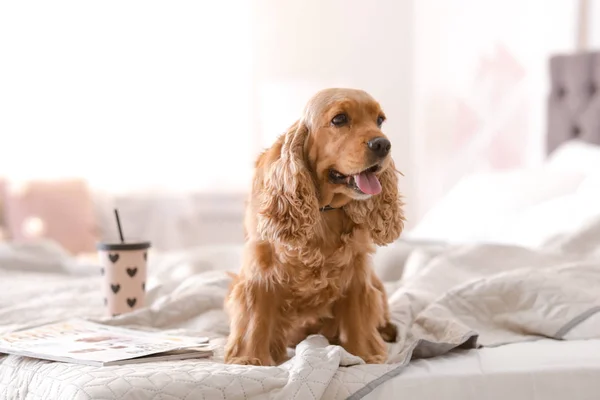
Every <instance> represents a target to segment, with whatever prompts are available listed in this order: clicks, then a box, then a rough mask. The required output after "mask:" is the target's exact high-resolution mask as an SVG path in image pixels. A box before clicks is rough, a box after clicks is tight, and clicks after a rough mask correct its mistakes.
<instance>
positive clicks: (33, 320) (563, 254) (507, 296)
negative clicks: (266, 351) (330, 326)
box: [0, 221, 600, 400]
mask: <svg viewBox="0 0 600 400" xmlns="http://www.w3.org/2000/svg"><path fill="white" fill-rule="evenodd" d="M598 238H600V221H596V222H595V223H593V224H591V225H589V226H587V227H585V228H583V229H582V230H581V231H579V232H576V233H575V234H573V235H570V236H569V237H564V238H562V239H560V240H559V242H556V243H554V244H553V245H552V246H551V247H548V248H547V249H541V250H535V251H534V250H527V249H523V248H518V247H507V246H493V245H478V246H461V247H442V248H434V249H431V248H420V247H416V248H415V249H414V251H413V252H412V253H411V255H410V256H409V258H408V261H407V263H408V264H411V267H410V271H413V272H412V273H411V276H409V277H406V278H404V280H403V281H392V282H387V283H386V285H387V289H388V291H389V294H390V304H391V310H392V314H393V319H394V322H395V323H396V324H397V325H398V328H399V337H398V342H397V343H395V344H393V345H390V347H389V364H386V365H365V364H364V363H363V362H362V360H361V359H359V358H357V357H355V356H353V355H351V354H348V353H347V352H345V351H344V350H343V349H342V348H340V347H337V346H331V345H329V344H328V343H327V342H326V341H325V340H324V339H323V338H322V337H320V336H312V337H310V338H308V339H307V340H305V341H304V342H302V343H301V344H300V345H299V346H298V348H297V349H296V351H295V354H294V355H293V357H292V358H291V359H290V360H289V361H288V362H287V363H285V364H284V365H281V366H279V367H252V366H234V365H225V364H223V363H222V354H221V352H220V351H219V352H217V354H216V356H215V357H214V358H213V359H210V360H186V361H178V362H163V363H149V364H139V365H129V366H121V367H103V368H99V367H88V366H80V365H71V364H66V363H56V362H46V361H40V360H33V359H28V358H20V357H13V356H0V398H1V399H11V400H12V399H43V400H52V399H61V400H70V399H145V398H148V399H286V400H287V399H342V398H352V399H358V398H361V397H363V396H364V395H366V394H367V393H369V392H370V391H371V390H372V389H373V388H374V387H376V386H377V385H379V384H381V383H382V382H385V381H386V380H387V379H390V378H392V377H393V376H395V375H397V374H399V373H401V372H402V369H403V366H405V365H406V364H407V363H408V362H409V361H410V359H411V358H412V357H433V356H436V355H439V354H442V353H445V352H448V351H451V350H452V349H453V348H456V347H459V346H460V347H476V346H497V345H501V344H505V343H511V342H517V341H526V340H534V339H536V338H540V337H550V338H555V339H562V340H567V339H582V338H592V337H600V318H599V316H600V313H598V311H600V291H598V290H597V288H598V287H600V241H599V240H598ZM2 246H4V247H0V333H4V332H8V331H12V330H16V329H20V328H24V327H27V326H31V325H36V324H40V323H45V322H50V321H54V320H57V319H61V318H66V317H74V316H80V317H87V318H89V319H93V320H98V321H104V322H106V323H110V324H115V325H125V326H133V327H138V328H140V327H141V328H144V329H166V330H171V331H174V332H182V331H184V332H185V333H186V334H195V333H197V334H200V335H208V336H210V337H211V338H212V341H213V342H214V343H217V344H223V342H224V338H225V336H226V335H227V331H228V324H227V319H226V316H225V314H224V312H223V310H222V303H223V298H224V295H225V293H226V290H227V286H228V283H229V280H228V277H227V275H226V274H225V273H224V271H227V270H233V271H237V270H238V265H239V260H240V256H241V254H240V252H241V249H240V248H212V249H199V250H197V251H190V252H187V253H181V254H171V255H168V256H167V255H163V256H155V257H154V258H153V262H152V263H151V266H150V273H151V277H152V279H150V280H149V281H148V284H147V286H148V287H149V302H150V306H149V307H148V308H146V309H142V310H139V311H136V312H135V313H131V314H129V315H126V316H121V317H118V318H115V319H104V318H102V316H101V314H100V312H101V301H102V296H101V295H100V291H99V289H98V288H99V286H100V277H99V276H98V273H97V272H98V269H97V267H94V266H93V265H88V264H86V263H83V262H81V261H77V260H73V259H70V258H69V257H67V256H66V255H64V254H63V253H62V252H61V251H60V250H59V249H55V248H53V247H52V246H49V245H47V244H45V245H38V246H28V247H15V246H8V245H2ZM404 261H405V260H404V259H402V260H400V259H399V260H398V264H399V265H398V267H399V268H401V267H402V265H400V264H403V263H404Z"/></svg>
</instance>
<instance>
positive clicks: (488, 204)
mask: <svg viewBox="0 0 600 400" xmlns="http://www.w3.org/2000/svg"><path fill="white" fill-rule="evenodd" d="M584 178H585V175H584V174H582V173H580V172H577V171H560V170H553V169H550V168H548V167H547V166H543V167H540V168H536V169H518V170H512V171H502V172H488V173H479V174H474V175H471V176H468V177H466V178H463V179H462V180H461V181H459V183H458V184H457V185H456V186H455V187H454V188H453V189H452V190H450V192H449V193H448V194H447V195H446V196H445V197H444V198H443V199H442V200H441V201H440V202H438V203H437V204H436V205H435V206H434V207H433V208H432V209H431V210H430V211H429V212H428V213H427V214H426V215H425V216H424V218H423V219H422V220H421V221H420V222H419V223H418V224H417V226H416V227H415V228H414V229H413V230H412V231H411V232H409V233H408V234H407V237H409V238H413V239H432V240H441V241H446V242H450V243H464V242H493V241H496V236H497V235H496V233H497V232H498V231H500V230H502V228H503V227H505V226H507V224H508V225H509V224H512V223H513V221H514V220H515V219H516V218H518V217H519V216H520V215H521V214H522V213H523V212H524V211H525V210H527V209H529V208H530V207H533V206H535V205H538V204H541V203H543V202H546V201H548V200H550V199H554V198H558V197H561V196H565V195H568V194H570V193H574V192H575V191H576V190H577V188H578V187H579V185H580V183H581V182H582V181H583V179H584Z"/></svg>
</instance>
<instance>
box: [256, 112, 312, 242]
mask: <svg viewBox="0 0 600 400" xmlns="http://www.w3.org/2000/svg"><path fill="white" fill-rule="evenodd" d="M307 136H308V128H307V127H306V125H305V124H304V122H302V121H297V122H296V123H294V125H292V126H291V127H290V128H289V129H288V131H287V132H286V133H285V136H284V138H283V144H282V145H281V153H280V154H279V157H278V158H277V159H275V160H274V161H272V162H271V163H270V164H267V165H265V166H264V167H263V168H264V169H265V170H264V171H263V174H262V176H261V177H260V178H258V177H257V179H262V182H261V183H262V185H259V187H261V186H262V187H261V190H260V191H259V193H256V194H257V195H258V198H259V203H258V215H257V222H258V223H257V228H258V233H259V234H260V236H261V238H262V239H264V240H272V241H277V242H279V243H282V244H285V245H288V246H292V247H301V246H304V245H305V244H306V243H307V241H308V240H309V239H310V238H311V237H312V236H313V235H314V229H315V224H316V221H317V219H318V217H319V204H318V199H317V193H316V187H315V183H314V182H313V178H312V176H311V174H310V171H309V169H308V167H307V163H306V160H305V156H304V143H305V141H306V138H307ZM255 184H256V182H255Z"/></svg>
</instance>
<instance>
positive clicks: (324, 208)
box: [319, 205, 337, 211]
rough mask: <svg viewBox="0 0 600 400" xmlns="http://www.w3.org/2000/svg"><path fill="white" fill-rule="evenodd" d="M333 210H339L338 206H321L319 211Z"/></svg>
mask: <svg viewBox="0 0 600 400" xmlns="http://www.w3.org/2000/svg"><path fill="white" fill-rule="evenodd" d="M331 210H337V208H335V207H331V206H329V205H327V206H325V207H321V208H319V211H331Z"/></svg>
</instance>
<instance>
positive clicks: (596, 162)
mask: <svg viewBox="0 0 600 400" xmlns="http://www.w3.org/2000/svg"><path fill="white" fill-rule="evenodd" d="M546 164H547V165H548V166H549V167H550V168H552V169H554V170H559V171H573V172H579V173H582V174H584V175H592V174H598V173H600V146H598V145H595V144H591V143H586V142H583V141H581V140H570V141H568V142H565V143H564V144H562V145H560V146H559V147H558V148H556V150H554V151H553V152H552V154H550V156H549V157H548V161H547V163H546Z"/></svg>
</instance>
